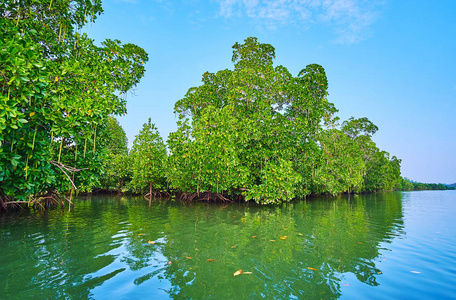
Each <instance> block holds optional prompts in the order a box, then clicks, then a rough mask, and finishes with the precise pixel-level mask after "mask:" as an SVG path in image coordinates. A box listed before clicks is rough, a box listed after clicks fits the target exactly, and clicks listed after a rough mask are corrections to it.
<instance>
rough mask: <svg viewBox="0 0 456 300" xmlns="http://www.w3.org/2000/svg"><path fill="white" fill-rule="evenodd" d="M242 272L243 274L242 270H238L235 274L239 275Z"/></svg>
mask: <svg viewBox="0 0 456 300" xmlns="http://www.w3.org/2000/svg"><path fill="white" fill-rule="evenodd" d="M241 274H242V270H238V271H236V272H234V274H233V276H238V275H241Z"/></svg>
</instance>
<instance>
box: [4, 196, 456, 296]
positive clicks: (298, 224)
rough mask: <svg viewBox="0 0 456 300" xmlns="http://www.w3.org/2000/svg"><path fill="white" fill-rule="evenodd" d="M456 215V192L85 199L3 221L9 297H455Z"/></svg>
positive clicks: (5, 271)
mask: <svg viewBox="0 0 456 300" xmlns="http://www.w3.org/2000/svg"><path fill="white" fill-rule="evenodd" d="M455 216H456V191H421V192H393V193H380V194H368V195H355V196H353V195H351V196H349V197H348V196H341V197H335V198H333V197H315V198H308V199H307V200H301V201H295V202H292V203H288V204H282V205H279V206H259V205H254V204H227V205H224V204H209V205H208V204H205V203H181V202H179V201H171V200H163V199H161V200H152V201H151V203H149V202H148V201H145V200H143V199H141V198H132V197H95V196H92V197H80V198H78V199H77V200H76V201H75V206H74V207H73V208H72V209H71V211H68V208H67V209H66V210H60V209H56V210H50V211H46V212H38V211H37V212H34V211H23V212H21V213H19V214H10V215H4V216H1V217H0V249H1V255H0V299H26V298H33V299H56V298H59V299H85V298H92V299H168V298H177V299H338V298H341V299H366V298H369V299H456V222H455ZM238 273H240V274H239V275H236V276H234V274H238Z"/></svg>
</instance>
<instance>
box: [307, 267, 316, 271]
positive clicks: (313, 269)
mask: <svg viewBox="0 0 456 300" xmlns="http://www.w3.org/2000/svg"><path fill="white" fill-rule="evenodd" d="M307 269H309V270H312V271H318V269H315V268H311V267H307Z"/></svg>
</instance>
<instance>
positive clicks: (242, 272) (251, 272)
mask: <svg viewBox="0 0 456 300" xmlns="http://www.w3.org/2000/svg"><path fill="white" fill-rule="evenodd" d="M242 274H252V272H242Z"/></svg>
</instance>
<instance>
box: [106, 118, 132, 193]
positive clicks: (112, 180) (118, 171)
mask: <svg viewBox="0 0 456 300" xmlns="http://www.w3.org/2000/svg"><path fill="white" fill-rule="evenodd" d="M104 135H105V137H106V146H105V148H106V155H105V157H104V159H103V177H102V180H101V181H102V186H103V187H104V188H105V189H106V190H110V189H115V190H117V191H118V193H122V188H123V187H124V186H125V181H126V180H128V179H129V177H130V176H131V167H130V159H129V156H128V145H127V144H128V139H127V135H126V134H125V131H124V130H123V128H122V126H120V124H119V121H117V119H116V118H114V117H112V116H110V117H108V119H107V125H106V130H105V132H104Z"/></svg>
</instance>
